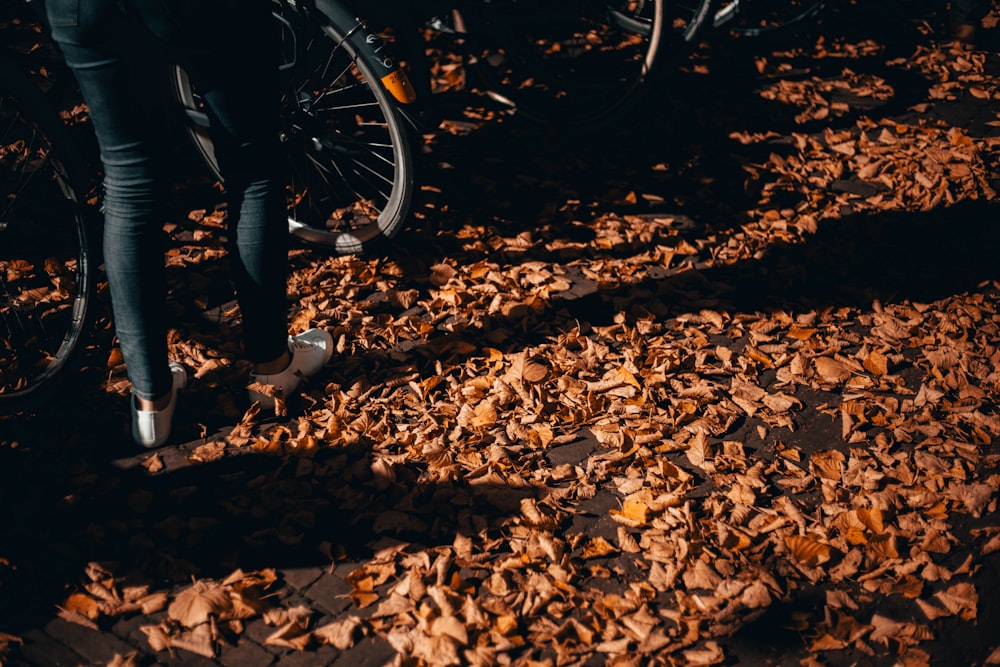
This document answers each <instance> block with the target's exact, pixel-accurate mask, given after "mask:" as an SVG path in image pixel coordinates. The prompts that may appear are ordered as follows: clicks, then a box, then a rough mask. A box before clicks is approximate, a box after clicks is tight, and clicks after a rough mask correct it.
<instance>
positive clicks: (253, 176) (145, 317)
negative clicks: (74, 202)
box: [46, 0, 288, 399]
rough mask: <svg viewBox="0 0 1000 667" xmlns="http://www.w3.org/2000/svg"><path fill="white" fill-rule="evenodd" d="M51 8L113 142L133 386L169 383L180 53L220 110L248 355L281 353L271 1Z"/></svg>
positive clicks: (119, 266) (213, 111) (216, 118)
mask: <svg viewBox="0 0 1000 667" xmlns="http://www.w3.org/2000/svg"><path fill="white" fill-rule="evenodd" d="M230 4H231V3H230ZM46 10H47V13H48V16H49V21H50V23H51V27H52V36H53V39H54V40H55V41H56V42H57V43H58V45H59V47H60V48H61V50H62V51H63V54H64V55H65V57H66V61H67V63H68V64H69V66H70V68H71V69H72V70H73V73H74V74H75V76H76V79H77V81H78V83H79V85H80V89H81V91H82V93H83V97H84V101H85V102H86V104H87V107H88V110H89V114H90V119H91V121H92V123H93V126H94V130H95V132H96V135H97V139H98V144H99V146H100V150H101V162H102V164H103V167H104V220H105V227H104V254H105V265H106V270H107V276H108V284H109V286H110V290H111V300H112V308H113V312H114V319H115V330H116V332H117V335H118V339H119V341H120V344H121V348H122V353H123V355H124V358H125V366H126V368H127V370H128V376H129V379H130V381H131V383H132V386H133V391H134V392H135V394H136V395H137V396H140V397H142V398H147V399H151V398H156V397H159V396H162V395H164V394H166V393H167V392H168V391H169V390H170V387H171V376H170V372H169V368H168V365H167V340H166V337H167V326H168V323H167V322H168V321H167V316H166V284H165V277H166V276H165V271H166V269H165V259H164V251H165V235H164V231H163V224H164V222H165V220H164V204H165V202H166V201H167V197H168V196H169V190H170V185H171V179H172V175H171V174H170V173H169V167H170V155H169V150H168V149H169V141H165V138H166V139H168V140H169V139H172V138H173V135H171V134H170V133H169V132H168V125H167V124H165V122H164V117H163V112H164V109H166V108H168V106H167V105H169V103H170V102H169V100H168V98H167V97H166V95H167V92H166V90H167V89H166V85H167V83H166V82H167V78H166V74H167V69H166V63H167V62H168V61H169V60H171V59H173V60H176V61H178V62H180V63H181V64H182V65H183V66H184V67H185V69H186V70H187V71H188V74H189V76H190V77H191V79H192V80H193V81H194V82H195V85H196V87H197V88H198V90H199V91H200V92H201V93H202V95H203V97H204V99H205V102H206V105H207V110H208V112H209V115H210V118H211V122H212V137H213V141H214V144H215V150H216V153H217V156H218V159H219V163H220V168H221V170H222V173H223V177H224V180H225V185H226V190H227V195H228V196H227V199H228V212H227V216H228V218H227V219H228V225H229V238H230V240H231V242H232V245H231V247H230V252H229V256H230V261H231V263H232V267H233V281H234V284H235V286H236V294H237V297H238V299H239V304H240V309H241V312H242V316H243V330H244V340H243V345H244V353H245V355H246V357H247V358H248V359H249V360H250V361H252V362H259V361H268V360H271V359H274V358H277V357H278V356H279V355H281V354H282V352H283V351H284V350H285V349H287V347H286V346H287V343H286V338H287V335H288V334H287V307H288V304H287V301H286V292H285V281H286V277H287V259H288V254H287V252H288V247H287V242H288V241H287V236H288V234H287V227H286V222H285V207H284V189H283V186H282V182H281V179H280V178H279V173H278V168H279V165H280V164H281V161H280V157H279V154H280V145H279V142H278V126H277V122H278V113H277V109H278V107H277V104H278V87H277V86H278V83H277V76H278V72H277V67H276V63H277V56H276V52H275V50H276V48H277V44H276V34H275V33H274V30H273V28H274V26H273V20H272V19H271V16H270V11H269V3H268V2H267V0H243V1H242V2H239V3H237V9H236V11H232V12H230V11H229V9H228V7H227V0H197V2H194V3H193V4H192V1H191V0H176V1H175V0H125V1H124V2H122V1H121V0H47V1H46ZM151 82H155V84H156V86H153V89H154V90H155V89H156V87H157V86H159V85H160V84H162V86H163V87H162V88H160V90H159V93H155V92H154V93H150V92H149V91H148V89H149V88H150V85H149V84H150V83H151ZM157 95H159V96H157ZM178 136H181V135H180V134H179V133H178ZM182 140H184V139H183V137H182Z"/></svg>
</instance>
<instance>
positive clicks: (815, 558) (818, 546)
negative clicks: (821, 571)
mask: <svg viewBox="0 0 1000 667" xmlns="http://www.w3.org/2000/svg"><path fill="white" fill-rule="evenodd" d="M785 544H787V545H788V549H789V551H791V554H792V557H793V558H794V559H795V560H797V561H798V562H800V563H802V564H803V565H805V566H807V567H816V566H818V565H822V564H823V563H826V562H827V561H829V560H830V556H831V549H830V546H829V545H826V544H823V543H821V542H818V541H816V540H814V539H812V538H809V537H805V536H804V535H789V536H788V537H786V538H785Z"/></svg>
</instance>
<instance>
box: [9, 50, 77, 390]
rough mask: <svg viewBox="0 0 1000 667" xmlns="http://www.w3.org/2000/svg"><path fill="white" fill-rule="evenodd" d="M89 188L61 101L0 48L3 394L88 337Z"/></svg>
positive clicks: (22, 386) (45, 374)
mask: <svg viewBox="0 0 1000 667" xmlns="http://www.w3.org/2000/svg"><path fill="white" fill-rule="evenodd" d="M85 189H86V186H85V180H84V178H83V176H82V162H81V160H80V158H79V156H78V155H77V153H76V152H75V151H74V149H73V144H72V141H71V139H70V137H69V135H68V132H67V129H66V127H65V126H64V125H63V122H62V120H61V119H60V118H59V116H58V115H57V113H56V111H55V108H54V107H53V106H52V105H51V104H50V103H49V101H48V100H47V99H46V98H45V95H44V94H43V93H42V91H41V90H40V89H39V88H38V87H37V86H36V84H35V82H34V81H33V80H32V78H31V77H30V76H29V75H28V74H27V72H26V71H25V70H24V69H23V65H22V64H21V63H19V62H18V61H17V60H16V59H15V58H14V57H13V56H12V55H11V54H9V53H6V52H4V51H0V399H19V398H24V397H26V396H29V395H32V394H34V393H35V392H36V391H37V390H38V389H39V388H40V387H42V386H44V385H45V384H46V383H47V382H48V381H49V380H51V379H52V378H53V377H55V376H56V374H57V373H59V372H60V371H61V370H62V369H63V368H64V367H65V366H66V365H67V364H68V362H69V361H70V359H71V358H72V357H73V355H74V353H75V352H76V351H77V349H78V346H79V344H80V341H81V338H82V337H83V336H84V334H85V330H86V322H87V315H88V311H89V308H90V297H91V294H92V292H93V289H94V267H93V262H92V255H91V252H90V241H91V239H90V234H91V227H92V218H91V212H90V210H89V207H88V206H87V204H86V203H85V202H84V194H85Z"/></svg>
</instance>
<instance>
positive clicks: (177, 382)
mask: <svg viewBox="0 0 1000 667" xmlns="http://www.w3.org/2000/svg"><path fill="white" fill-rule="evenodd" d="M170 375H171V377H173V380H174V385H173V387H171V389H170V403H169V404H167V407H165V408H163V409H162V410H140V409H139V408H138V406H137V405H136V400H135V396H133V397H132V399H131V403H132V439H133V440H135V444H137V445H139V446H140V447H145V448H147V449H153V448H154V447H159V446H160V445H162V444H163V443H165V442H166V441H167V440H168V439H169V438H170V424H171V422H172V421H173V419H174V409H175V408H176V407H177V392H178V390H180V389H183V388H184V387H185V386H186V385H187V371H185V370H184V366H182V365H181V364H179V363H177V362H176V361H171V362H170Z"/></svg>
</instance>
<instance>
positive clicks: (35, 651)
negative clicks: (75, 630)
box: [20, 630, 85, 667]
mask: <svg viewBox="0 0 1000 667" xmlns="http://www.w3.org/2000/svg"><path fill="white" fill-rule="evenodd" d="M20 637H21V639H23V640H24V645H23V646H22V647H21V655H22V656H23V658H24V660H25V661H26V662H27V664H29V665H37V666H38V667H63V666H64V665H69V666H70V667H79V665H80V664H81V663H83V662H85V660H84V659H83V657H82V656H81V655H80V654H79V653H75V652H74V651H72V650H70V649H69V648H67V647H66V646H63V645H62V644H60V643H59V642H58V641H56V640H55V639H53V638H52V637H50V636H49V635H47V634H45V633H44V632H42V631H41V630H29V631H27V632H24V633H22V634H21V635H20Z"/></svg>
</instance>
